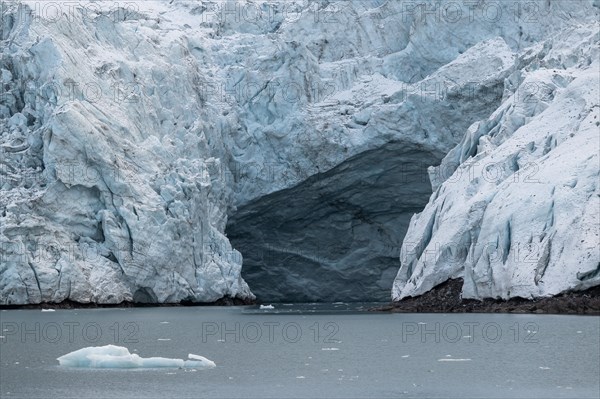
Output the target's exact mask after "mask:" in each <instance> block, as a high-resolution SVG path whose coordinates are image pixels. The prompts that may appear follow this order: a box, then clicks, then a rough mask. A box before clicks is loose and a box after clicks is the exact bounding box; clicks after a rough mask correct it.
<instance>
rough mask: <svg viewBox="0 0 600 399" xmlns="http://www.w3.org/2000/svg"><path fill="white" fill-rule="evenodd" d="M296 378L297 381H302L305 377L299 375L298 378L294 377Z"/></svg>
mask: <svg viewBox="0 0 600 399" xmlns="http://www.w3.org/2000/svg"><path fill="white" fill-rule="evenodd" d="M296 378H297V379H299V380H303V379H305V378H306V377H305V376H303V375H299V376H298V377H296Z"/></svg>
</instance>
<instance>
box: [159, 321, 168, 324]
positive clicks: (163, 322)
mask: <svg viewBox="0 0 600 399" xmlns="http://www.w3.org/2000/svg"><path fill="white" fill-rule="evenodd" d="M160 324H169V322H168V321H161V322H160Z"/></svg>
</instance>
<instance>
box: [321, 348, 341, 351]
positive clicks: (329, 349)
mask: <svg viewBox="0 0 600 399" xmlns="http://www.w3.org/2000/svg"><path fill="white" fill-rule="evenodd" d="M321 350H322V351H339V350H340V348H321Z"/></svg>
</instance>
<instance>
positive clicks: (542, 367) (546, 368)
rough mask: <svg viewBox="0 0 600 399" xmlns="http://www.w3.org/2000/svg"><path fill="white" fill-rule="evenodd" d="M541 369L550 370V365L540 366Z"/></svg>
mask: <svg viewBox="0 0 600 399" xmlns="http://www.w3.org/2000/svg"><path fill="white" fill-rule="evenodd" d="M540 370H550V367H544V366H540Z"/></svg>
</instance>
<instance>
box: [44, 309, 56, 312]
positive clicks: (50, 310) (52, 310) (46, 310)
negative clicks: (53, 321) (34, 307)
mask: <svg viewBox="0 0 600 399" xmlns="http://www.w3.org/2000/svg"><path fill="white" fill-rule="evenodd" d="M42 312H55V310H54V309H42Z"/></svg>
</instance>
